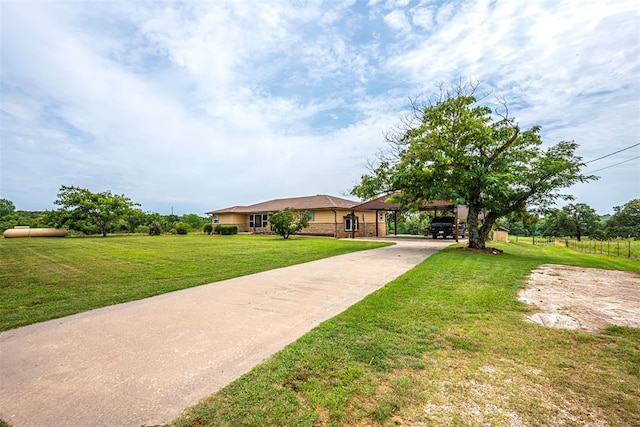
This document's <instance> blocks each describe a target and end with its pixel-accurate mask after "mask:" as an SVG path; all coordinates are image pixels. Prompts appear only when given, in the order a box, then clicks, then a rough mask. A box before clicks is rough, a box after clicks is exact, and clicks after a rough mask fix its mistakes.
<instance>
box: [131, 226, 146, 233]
mask: <svg viewBox="0 0 640 427" xmlns="http://www.w3.org/2000/svg"><path fill="white" fill-rule="evenodd" d="M133 232H134V233H138V234H147V233H149V227H147V226H146V225H139V226H137V227H136V228H135V229H134V230H133Z"/></svg>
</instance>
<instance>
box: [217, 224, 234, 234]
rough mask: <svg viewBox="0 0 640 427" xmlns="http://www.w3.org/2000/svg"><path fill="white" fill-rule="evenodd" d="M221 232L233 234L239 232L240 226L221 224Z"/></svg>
mask: <svg viewBox="0 0 640 427" xmlns="http://www.w3.org/2000/svg"><path fill="white" fill-rule="evenodd" d="M216 228H217V227H216ZM220 234H223V235H227V236H228V235H231V234H238V227H237V226H235V225H222V226H220Z"/></svg>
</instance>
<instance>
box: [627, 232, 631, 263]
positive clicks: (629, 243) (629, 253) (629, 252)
mask: <svg viewBox="0 0 640 427" xmlns="http://www.w3.org/2000/svg"><path fill="white" fill-rule="evenodd" d="M627 248H628V250H627V258H631V235H629V238H628V240H627Z"/></svg>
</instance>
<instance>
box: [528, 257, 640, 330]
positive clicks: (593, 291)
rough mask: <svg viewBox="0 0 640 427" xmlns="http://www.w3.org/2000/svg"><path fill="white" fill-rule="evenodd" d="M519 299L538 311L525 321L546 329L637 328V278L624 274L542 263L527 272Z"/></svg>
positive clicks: (639, 290) (639, 287)
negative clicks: (528, 274)
mask: <svg viewBox="0 0 640 427" xmlns="http://www.w3.org/2000/svg"><path fill="white" fill-rule="evenodd" d="M519 299H520V301H524V302H526V303H527V304H535V305H536V306H537V307H538V308H539V309H540V310H541V312H539V313H535V314H534V315H532V316H529V317H528V318H527V319H528V320H530V321H532V322H535V323H538V324H541V325H544V326H548V327H553V328H563V329H582V330H587V331H590V332H598V331H602V330H603V329H605V328H607V327H609V326H611V325H618V326H629V327H633V328H640V277H638V275H636V274H633V273H629V272H626V271H615V270H602V269H598V268H584V267H571V266H567V265H554V264H543V265H541V266H539V267H538V269H536V270H534V271H533V272H532V273H531V276H529V279H528V282H527V287H526V288H525V289H523V290H521V291H520V293H519Z"/></svg>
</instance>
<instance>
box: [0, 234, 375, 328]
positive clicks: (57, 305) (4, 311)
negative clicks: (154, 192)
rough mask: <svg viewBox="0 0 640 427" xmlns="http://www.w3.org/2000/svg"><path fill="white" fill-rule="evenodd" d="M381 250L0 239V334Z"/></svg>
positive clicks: (243, 238)
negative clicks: (212, 284) (208, 285)
mask: <svg viewBox="0 0 640 427" xmlns="http://www.w3.org/2000/svg"><path fill="white" fill-rule="evenodd" d="M382 245H385V243H376V242H363V241H346V240H335V239H327V238H302V237H295V238H291V239H289V240H283V239H282V238H280V237H275V236H252V235H235V236H206V235H191V236H189V235H187V236H117V237H107V238H102V237H96V238H64V239H55V238H50V239H46V238H40V239H37V238H33V239H0V330H7V329H11V328H16V327H18V326H24V325H29V324H32V323H37V322H41V321H43V320H48V319H53V318H58V317H62V316H66V315H69V314H74V313H79V312H82V311H87V310H90V309H94V308H98V307H104V306H108V305H112V304H117V303H121V302H126V301H132V300H136V299H141V298H146V297H150V296H153V295H159V294H163V293H166V292H171V291H175V290H178V289H184V288H189V287H192V286H197V285H202V284H205V283H210V282H215V281H219V280H224V279H229V278H233V277H238V276H243V275H247V274H252V273H257V272H260V271H265V270H270V269H274V268H279V267H285V266H288V265H293V264H298V263H302V262H307V261H312V260H316V259H321V258H326V257H330V256H334V255H340V254H345V253H348V252H353V251H359V250H364V249H370V248H374V247H379V246H382Z"/></svg>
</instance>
